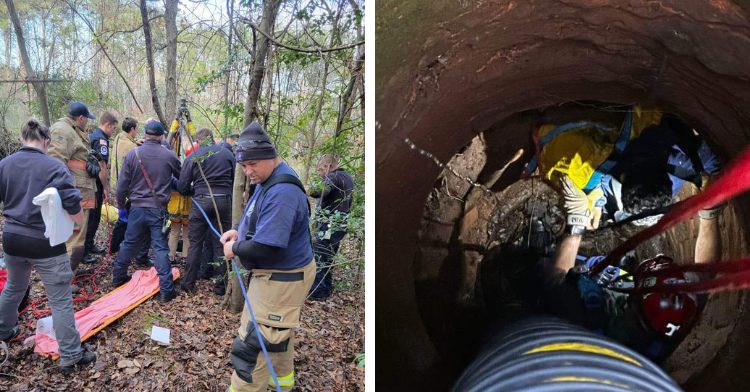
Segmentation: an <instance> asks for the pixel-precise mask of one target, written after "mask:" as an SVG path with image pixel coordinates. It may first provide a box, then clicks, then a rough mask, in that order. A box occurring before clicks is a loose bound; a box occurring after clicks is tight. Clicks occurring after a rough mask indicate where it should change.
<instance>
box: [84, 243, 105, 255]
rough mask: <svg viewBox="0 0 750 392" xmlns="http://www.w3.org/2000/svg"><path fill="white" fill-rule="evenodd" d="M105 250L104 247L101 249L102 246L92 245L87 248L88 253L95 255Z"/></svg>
mask: <svg viewBox="0 0 750 392" xmlns="http://www.w3.org/2000/svg"><path fill="white" fill-rule="evenodd" d="M106 251H107V250H106V249H102V248H100V247H98V246H96V245H94V246H92V247H91V248H89V250H88V253H91V254H95V255H100V254H102V253H104V252H106Z"/></svg>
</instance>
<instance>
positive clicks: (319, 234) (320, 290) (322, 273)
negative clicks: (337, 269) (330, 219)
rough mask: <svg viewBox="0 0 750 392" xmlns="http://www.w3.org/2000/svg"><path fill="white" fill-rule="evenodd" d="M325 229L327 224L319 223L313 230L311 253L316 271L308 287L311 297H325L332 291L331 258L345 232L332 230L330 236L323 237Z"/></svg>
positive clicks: (336, 251)
mask: <svg viewBox="0 0 750 392" xmlns="http://www.w3.org/2000/svg"><path fill="white" fill-rule="evenodd" d="M327 231H328V225H327V224H319V225H318V228H317V230H316V232H315V237H316V241H315V244H314V245H313V254H314V255H315V261H316V262H317V263H318V271H317V273H316V274H315V281H314V282H313V285H312V287H311V288H310V297H311V298H319V299H320V298H325V297H328V296H329V295H331V292H332V291H333V271H331V268H332V267H331V264H332V262H333V261H332V259H333V257H334V256H336V254H337V253H338V252H339V246H340V245H341V240H342V239H344V236H345V235H346V232H345V231H332V232H331V238H330V239H325V238H324V237H323V236H324V235H325V233H326V232H327Z"/></svg>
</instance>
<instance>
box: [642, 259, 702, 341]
mask: <svg viewBox="0 0 750 392" xmlns="http://www.w3.org/2000/svg"><path fill="white" fill-rule="evenodd" d="M686 282H690V279H689V278H688V276H686V275H685V273H683V272H682V271H680V270H679V269H677V263H675V261H674V260H672V259H671V258H669V257H666V256H664V255H658V256H656V257H655V258H653V259H650V260H646V261H644V262H643V263H641V264H640V265H639V266H638V269H637V272H636V274H635V289H636V290H638V289H641V288H647V287H652V286H654V285H657V284H676V283H686ZM630 298H631V299H632V300H633V301H634V303H635V307H636V312H637V314H638V318H639V320H640V322H641V325H643V327H644V328H646V329H647V330H650V331H653V332H655V333H657V334H658V335H659V336H661V337H662V338H670V339H674V338H677V337H682V336H685V335H686V334H687V332H688V331H690V328H691V327H692V326H693V323H694V322H695V319H696V318H697V316H698V301H697V300H696V297H695V294H692V293H648V294H643V295H638V294H634V295H631V296H630Z"/></svg>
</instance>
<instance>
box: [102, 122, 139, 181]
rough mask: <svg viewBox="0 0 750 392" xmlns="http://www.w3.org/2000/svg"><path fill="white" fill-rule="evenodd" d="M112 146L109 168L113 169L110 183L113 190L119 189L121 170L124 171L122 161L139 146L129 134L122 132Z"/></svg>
mask: <svg viewBox="0 0 750 392" xmlns="http://www.w3.org/2000/svg"><path fill="white" fill-rule="evenodd" d="M112 146H113V147H112V149H111V150H110V152H109V166H110V167H111V169H110V176H109V182H110V184H112V189H117V177H118V176H119V175H120V169H122V161H124V160H125V155H128V152H129V151H130V150H132V149H134V148H135V147H136V146H137V144H136V143H135V139H134V138H133V137H132V136H130V134H129V133H127V132H125V131H122V132H120V133H119V134H118V135H117V136H116V137H115V140H114V142H112Z"/></svg>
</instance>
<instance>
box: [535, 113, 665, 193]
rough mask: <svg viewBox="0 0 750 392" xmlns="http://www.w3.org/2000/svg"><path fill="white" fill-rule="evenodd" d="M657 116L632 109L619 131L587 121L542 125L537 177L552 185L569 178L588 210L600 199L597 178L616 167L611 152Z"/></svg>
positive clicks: (621, 147)
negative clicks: (545, 179)
mask: <svg viewBox="0 0 750 392" xmlns="http://www.w3.org/2000/svg"><path fill="white" fill-rule="evenodd" d="M661 116H662V112H660V111H658V110H655V109H653V108H642V107H640V106H639V105H635V106H633V108H632V109H631V110H630V111H629V112H628V114H627V115H626V118H625V121H624V123H623V124H622V126H621V127H620V129H619V130H617V129H616V128H608V127H607V126H605V125H602V124H598V123H593V122H590V121H579V122H575V123H570V124H565V125H560V126H557V125H551V124H548V125H543V126H542V127H540V128H539V135H538V141H537V143H538V146H539V149H540V152H539V156H538V165H539V171H540V174H541V175H543V176H545V177H546V178H547V179H549V180H551V181H552V183H555V184H556V183H558V181H559V179H560V177H562V176H563V175H567V176H569V177H570V178H571V180H573V182H574V183H575V185H576V187H578V188H579V189H581V190H583V191H584V193H586V194H587V195H588V196H589V202H590V207H591V206H593V203H594V202H595V201H596V200H597V199H599V198H600V197H601V196H602V191H601V189H600V188H599V183H600V181H601V177H602V176H604V175H606V174H608V173H609V171H610V170H612V167H613V166H614V165H615V163H616V161H615V160H614V159H610V158H611V156H612V154H613V152H618V153H621V152H622V151H624V149H625V147H627V144H628V142H629V141H630V140H633V139H635V138H637V137H638V136H640V134H641V132H642V131H643V130H644V129H645V128H647V127H648V126H650V125H658V124H659V123H660V122H661Z"/></svg>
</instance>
